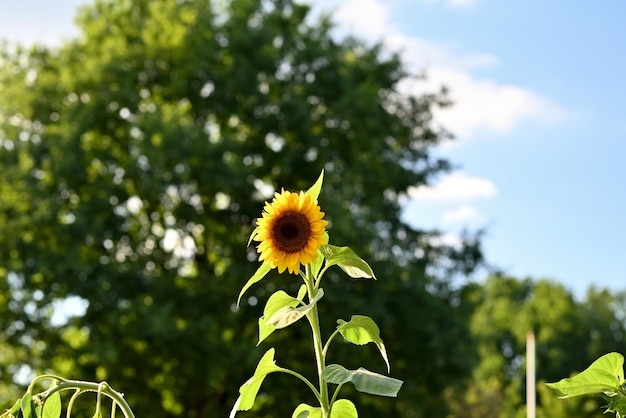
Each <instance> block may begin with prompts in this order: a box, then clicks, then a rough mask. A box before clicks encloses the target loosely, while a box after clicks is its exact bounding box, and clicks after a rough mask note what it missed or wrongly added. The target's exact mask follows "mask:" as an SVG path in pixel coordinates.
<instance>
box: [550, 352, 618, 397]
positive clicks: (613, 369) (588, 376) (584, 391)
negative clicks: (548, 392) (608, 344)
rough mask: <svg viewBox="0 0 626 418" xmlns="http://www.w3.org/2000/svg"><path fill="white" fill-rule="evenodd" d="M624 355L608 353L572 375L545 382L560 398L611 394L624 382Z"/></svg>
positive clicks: (616, 391)
mask: <svg viewBox="0 0 626 418" xmlns="http://www.w3.org/2000/svg"><path fill="white" fill-rule="evenodd" d="M623 366H624V357H623V356H622V355H621V354H619V353H609V354H605V355H604V356H602V357H600V358H599V359H597V360H596V361H594V362H593V363H592V364H591V365H590V366H589V367H588V368H587V369H585V370H583V371H582V372H580V373H579V374H577V375H576V376H574V377H568V378H565V379H561V380H560V381H558V382H556V383H547V385H548V387H550V388H552V389H556V390H558V391H560V392H561V393H562V394H563V396H561V397H562V398H569V397H570V396H580V395H590V394H599V393H604V394H606V395H608V396H613V395H615V394H616V393H618V392H619V389H620V386H621V385H622V384H623V383H624V367H623Z"/></svg>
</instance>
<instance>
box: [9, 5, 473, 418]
mask: <svg viewBox="0 0 626 418" xmlns="http://www.w3.org/2000/svg"><path fill="white" fill-rule="evenodd" d="M308 13H309V8H308V7H307V6H303V5H301V4H298V3H295V2H293V1H291V0H275V1H260V0H233V1H231V2H217V1H215V2H212V1H210V0H196V1H173V0H151V1H148V0H137V1H124V0H108V1H104V0H99V1H96V2H95V3H94V4H92V5H88V6H86V7H84V8H83V9H82V10H81V11H80V13H79V16H78V23H79V25H80V28H81V35H80V36H79V37H78V38H77V39H75V40H71V41H68V42H67V43H65V44H64V45H63V46H62V47H60V48H58V49H55V48H49V47H45V46H35V47H32V48H19V49H17V50H11V49H9V48H3V55H2V58H1V63H0V89H1V90H2V95H0V141H1V144H0V276H1V280H0V286H2V289H1V290H2V291H1V292H0V298H2V299H3V300H2V303H0V310H2V312H1V315H0V329H1V330H2V331H1V333H2V336H1V338H0V341H2V345H1V346H0V350H2V351H1V352H2V353H3V355H2V357H1V358H0V381H1V382H2V383H1V386H0V388H7V391H8V390H10V388H13V387H14V386H15V385H14V383H13V380H12V379H13V376H14V374H15V373H16V372H17V370H18V369H19V367H20V366H21V365H28V366H29V367H31V368H32V369H33V370H34V371H36V372H41V371H44V370H51V371H54V372H56V373H59V374H63V375H68V377H73V378H81V379H95V380H100V379H106V380H107V381H108V382H109V383H110V384H111V385H113V386H114V387H116V388H119V389H120V390H123V391H124V392H125V393H126V397H127V399H128V400H129V402H130V404H131V405H132V406H133V407H134V408H135V411H136V413H137V415H138V416H153V417H159V416H162V417H175V416H189V417H205V416H226V415H227V413H228V411H229V410H230V407H231V406H232V403H233V402H234V400H235V399H236V397H237V388H238V386H239V385H240V384H241V383H242V382H243V381H245V380H246V378H247V377H249V375H250V374H251V373H252V371H253V367H254V364H255V363H256V361H257V360H258V358H259V357H260V355H261V354H262V352H263V351H262V349H261V348H259V349H258V350H253V349H251V348H250V347H251V346H252V344H251V342H254V341H255V340H256V325H255V324H256V318H257V317H258V315H259V314H260V312H261V310H262V302H263V301H264V300H265V298H266V297H267V295H268V294H269V292H270V291H271V290H272V289H274V287H275V286H280V287H283V288H289V286H290V283H289V281H288V279H285V278H281V279H278V280H277V283H271V280H269V281H267V282H266V284H264V285H262V286H261V285H260V286H257V287H255V288H254V289H253V291H251V292H250V293H249V297H247V298H246V299H245V300H244V303H243V306H242V308H241V309H240V310H238V311H236V310H235V309H234V308H233V303H234V302H235V300H236V295H237V293H238V291H239V289H240V287H241V285H242V284H243V283H244V282H245V281H246V280H247V278H248V277H249V276H250V275H251V273H252V272H253V271H254V270H255V269H256V267H257V263H256V261H255V260H256V255H255V253H254V249H250V248H249V249H246V242H247V238H248V236H249V234H250V232H251V230H252V228H253V220H254V218H256V217H257V216H259V215H260V213H261V209H262V204H263V201H264V200H265V199H267V198H268V197H270V196H271V193H268V191H271V190H272V189H276V188H280V187H285V188H289V189H292V190H297V189H302V188H304V187H306V186H308V185H309V184H310V183H311V181H312V180H314V179H315V178H316V177H317V175H318V174H319V172H320V170H321V169H322V168H323V169H325V171H326V180H325V186H324V189H323V194H322V196H321V197H320V203H321V205H322V209H323V210H324V211H325V212H326V213H327V219H328V220H329V221H330V222H331V226H330V236H331V240H332V242H336V243H339V244H342V245H344V244H345V245H350V246H351V247H352V248H353V249H355V251H357V253H359V254H360V255H361V256H363V257H364V258H366V259H367V260H369V261H371V264H372V267H373V268H374V271H375V272H376V274H377V276H378V277H379V278H380V282H379V283H377V284H376V286H370V285H369V284H368V283H354V282H352V281H349V280H346V279H345V278H344V277H343V276H340V275H337V276H334V277H333V276H329V279H328V284H327V286H329V288H330V287H332V289H329V291H328V292H327V295H329V296H328V297H327V299H328V301H326V302H325V303H326V304H327V305H328V306H329V308H328V309H329V310H332V311H333V312H328V315H325V313H324V312H322V313H321V315H322V321H323V322H324V318H336V317H342V316H343V317H344V318H345V319H348V318H349V317H350V316H351V315H353V314H358V313H360V310H361V309H362V308H363V307H364V306H367V312H368V314H369V315H371V316H372V317H373V318H374V319H375V320H376V321H377V322H378V323H379V325H380V326H381V328H382V330H383V334H382V336H383V338H384V339H385V340H386V341H389V343H388V345H389V349H390V352H389V356H390V358H391V361H392V367H393V372H394V375H395V376H397V377H399V378H401V379H403V380H405V381H406V382H407V383H406V384H405V387H404V388H403V390H402V392H401V394H400V397H399V398H398V400H397V401H396V400H387V399H381V400H370V399H367V400H365V402H368V403H367V404H364V407H363V408H360V411H361V414H362V416H364V417H367V416H403V417H421V416H436V415H438V414H439V413H440V411H441V409H440V408H441V393H442V392H443V390H444V389H445V387H446V386H447V385H448V383H447V382H450V381H453V380H458V379H459V378H460V377H462V376H464V375H466V374H467V373H468V372H469V370H470V366H471V362H470V360H469V359H470V358H471V356H468V355H467V353H468V350H469V349H470V347H469V339H468V335H469V330H468V328H467V326H466V323H465V320H464V318H463V316H462V313H461V312H459V311H458V310H457V309H456V308H455V307H454V305H453V304H451V301H452V300H454V298H455V297H456V296H457V295H456V294H455V292H453V291H452V290H451V289H450V288H449V286H448V280H449V278H451V277H452V276H454V275H456V274H459V273H460V274H465V273H468V272H471V271H472V270H473V269H474V267H475V266H476V264H477V263H479V262H480V261H481V258H482V255H481V252H480V246H479V242H478V240H477V239H474V238H472V237H470V238H468V240H467V242H466V243H465V244H466V245H465V246H464V247H463V248H461V249H455V248H450V247H445V246H437V245H433V244H432V242H433V241H432V240H431V238H432V237H433V236H435V235H436V232H431V231H420V230H416V229H414V228H412V227H410V226H408V225H406V224H405V223H404V222H402V221H401V220H400V206H399V201H398V198H399V196H401V195H402V193H404V192H405V191H406V189H407V188H408V187H409V186H415V185H420V184H427V183H428V182H429V181H430V180H431V179H432V178H433V177H434V176H435V175H437V174H440V173H441V172H442V171H445V170H447V169H448V168H449V166H450V164H449V163H448V162H447V161H445V160H439V159H434V158H433V157H432V153H431V150H432V147H433V146H436V145H437V144H438V143H439V142H440V141H441V140H442V139H443V138H445V137H446V136H447V135H446V133H445V132H440V131H435V130H433V128H432V126H431V110H432V109H433V107H435V106H439V105H444V104H446V99H445V96H443V95H425V96H421V97H407V96H403V95H401V94H399V93H398V92H397V90H396V87H397V85H398V83H399V82H400V81H401V80H403V79H404V78H406V77H408V76H410V75H409V74H407V73H406V71H405V70H404V68H403V66H402V63H401V62H400V60H399V58H398V57H397V56H393V55H392V56H389V55H388V54H384V53H383V52H384V51H383V50H382V49H381V47H380V46H374V47H370V46H367V45H365V44H364V43H362V42H360V41H359V40H358V39H352V38H347V39H345V40H341V41H338V40H335V39H333V38H332V37H331V36H330V31H331V29H332V26H331V24H330V23H329V20H328V19H326V18H322V19H321V20H319V21H317V22H313V23H307V22H308V21H307V16H308ZM427 289H428V290H427ZM291 290H292V291H293V289H291ZM70 296H76V297H79V298H81V299H83V300H85V301H87V302H88V305H87V309H86V312H85V313H84V315H81V316H78V317H75V318H72V319H71V320H70V321H69V322H67V323H65V324H61V325H59V324H55V323H51V321H50V319H51V314H52V311H53V309H52V307H53V306H54V304H55V303H58V302H59V301H63V300H64V299H66V298H68V297H70ZM323 325H325V326H326V329H329V328H328V327H333V326H334V324H332V323H328V319H326V323H324V324H323ZM296 329H300V334H299V335H298V336H297V337H296V338H294V337H293V333H290V334H289V337H288V338H286V337H284V336H282V335H281V334H280V333H275V335H273V336H272V337H271V339H270V340H269V341H268V342H267V343H264V345H266V344H275V345H277V346H287V347H289V348H290V349H289V350H286V353H288V354H286V355H285V356H284V357H281V358H278V359H277V360H278V362H279V363H285V364H289V366H290V367H291V368H294V369H298V365H302V368H305V367H307V366H306V365H309V364H310V362H309V360H310V357H311V353H310V352H309V351H308V344H307V343H306V341H307V340H306V339H308V338H310V336H309V335H308V332H307V330H306V329H305V327H304V326H302V327H300V328H296ZM353 349H354V347H348V346H345V347H343V346H339V348H338V350H337V351H336V355H337V356H338V357H342V358H346V359H347V361H346V362H344V363H345V364H347V365H349V359H350V358H351V356H354V353H353ZM5 352H6V355H4V353H5ZM283 352H285V351H283ZM360 354H361V353H359V355H360ZM367 356H370V357H371V359H370V358H368V361H370V362H371V364H372V365H371V366H369V365H366V366H367V367H370V368H371V369H374V370H376V369H377V368H378V370H380V371H383V368H384V366H383V365H382V364H380V359H379V358H378V355H377V353H376V352H375V350H374V349H372V350H371V352H367V351H366V357H367ZM303 372H304V373H305V374H306V371H303ZM311 372H313V371H311ZM266 384H267V389H268V395H267V396H265V397H263V400H264V401H263V402H264V405H261V408H260V410H259V411H257V412H256V413H255V416H258V417H263V416H265V417H270V416H287V415H288V414H289V413H290V411H292V410H293V407H294V406H295V405H296V404H297V402H299V401H301V400H304V401H306V400H307V399H302V398H301V393H306V392H305V390H304V389H305V388H302V390H300V388H299V387H297V386H296V385H293V384H292V382H291V381H289V380H287V377H285V376H276V377H274V376H272V378H271V379H268V381H267V383H266ZM276 394H280V400H281V401H282V402H283V403H284V406H283V403H281V404H280V405H279V403H278V399H277V395H276ZM353 396H358V395H356V394H353ZM2 401H8V399H5V398H2ZM281 408H282V409H281ZM270 410H271V411H273V412H269V411H270Z"/></svg>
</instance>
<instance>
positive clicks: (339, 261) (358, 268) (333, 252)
mask: <svg viewBox="0 0 626 418" xmlns="http://www.w3.org/2000/svg"><path fill="white" fill-rule="evenodd" d="M320 251H321V252H322V254H324V257H325V258H326V263H327V265H329V266H332V265H337V266H339V267H340V268H341V269H342V270H343V271H345V272H346V273H347V274H348V276H350V277H353V278H355V279H360V278H365V279H376V277H375V276H374V271H373V270H372V268H371V267H370V266H369V264H367V263H366V262H365V261H364V260H363V259H362V258H361V257H359V256H358V255H356V254H355V252H354V251H352V249H350V248H349V247H337V246H335V245H322V246H321V247H320Z"/></svg>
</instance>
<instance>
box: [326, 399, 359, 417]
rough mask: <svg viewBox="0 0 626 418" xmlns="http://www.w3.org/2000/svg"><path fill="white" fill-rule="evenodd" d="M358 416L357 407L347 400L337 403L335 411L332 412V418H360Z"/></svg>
mask: <svg viewBox="0 0 626 418" xmlns="http://www.w3.org/2000/svg"><path fill="white" fill-rule="evenodd" d="M358 416H359V414H358V413H357V411H356V406H354V404H353V403H352V402H350V401H349V400H347V399H339V400H338V401H335V403H334V404H333V409H332V410H331V411H330V417H331V418H358Z"/></svg>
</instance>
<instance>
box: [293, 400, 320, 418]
mask: <svg viewBox="0 0 626 418" xmlns="http://www.w3.org/2000/svg"><path fill="white" fill-rule="evenodd" d="M291 418H322V408H320V407H317V408H316V407H314V406H311V405H307V404H305V403H301V404H300V405H298V407H297V408H296V410H295V411H293V414H291Z"/></svg>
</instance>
